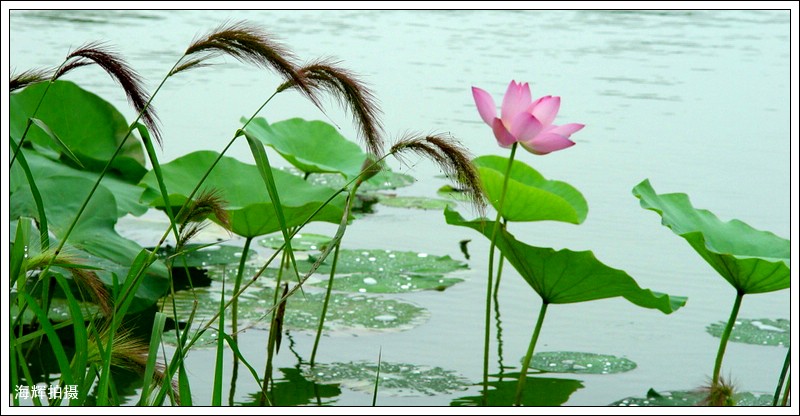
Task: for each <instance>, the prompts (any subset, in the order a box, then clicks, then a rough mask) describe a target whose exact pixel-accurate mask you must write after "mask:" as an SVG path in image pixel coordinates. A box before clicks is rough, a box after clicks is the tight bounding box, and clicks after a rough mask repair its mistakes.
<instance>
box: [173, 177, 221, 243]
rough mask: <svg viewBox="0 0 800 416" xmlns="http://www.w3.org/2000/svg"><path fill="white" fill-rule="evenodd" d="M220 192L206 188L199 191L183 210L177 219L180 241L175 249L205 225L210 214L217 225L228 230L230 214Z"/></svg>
mask: <svg viewBox="0 0 800 416" xmlns="http://www.w3.org/2000/svg"><path fill="white" fill-rule="evenodd" d="M220 193H221V191H220V190H219V189H210V190H209V189H206V190H204V191H202V192H200V194H199V195H198V196H197V198H196V199H195V200H194V201H192V203H191V205H190V206H189V208H188V209H187V210H185V211H183V212H184V213H183V214H181V216H180V218H178V219H177V221H178V222H179V223H180V229H179V231H178V233H179V234H180V241H178V244H177V247H176V251H179V250H180V248H181V247H183V246H184V245H186V244H187V243H188V242H189V240H191V239H192V238H193V237H195V236H196V235H197V233H199V232H200V231H201V230H202V229H203V228H204V227H205V224H207V223H206V222H205V220H206V219H208V217H209V216H211V215H213V216H214V217H215V218H216V219H217V222H218V223H219V225H221V226H222V227H223V228H225V229H226V230H228V231H230V229H231V223H230V216H229V215H228V211H227V210H226V209H225V206H226V205H227V204H226V202H225V200H224V199H222V196H221V195H220Z"/></svg>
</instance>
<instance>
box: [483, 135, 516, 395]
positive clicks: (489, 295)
mask: <svg viewBox="0 0 800 416" xmlns="http://www.w3.org/2000/svg"><path fill="white" fill-rule="evenodd" d="M516 153H517V142H514V144H513V145H511V156H509V158H508V167H506V174H505V177H504V178H503V189H502V191H501V192H500V203H499V204H498V206H497V217H496V218H495V220H494V229H493V230H492V240H491V244H490V246H489V275H488V278H487V281H486V316H485V317H484V328H485V331H484V334H483V400H482V402H483V405H484V406H486V405H487V400H488V399H487V393H488V391H489V332H490V331H491V317H492V278H493V276H494V249H495V247H496V246H497V230H498V228H500V219H501V218H502V217H503V204H504V203H505V199H506V189H507V188H508V177H509V176H510V173H511V165H512V164H513V163H514V155H515V154H516Z"/></svg>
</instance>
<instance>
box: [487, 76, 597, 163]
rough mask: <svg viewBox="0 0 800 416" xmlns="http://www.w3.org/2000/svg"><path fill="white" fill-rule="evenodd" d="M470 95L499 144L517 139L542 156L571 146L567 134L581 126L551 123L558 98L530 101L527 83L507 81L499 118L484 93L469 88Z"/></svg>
mask: <svg viewBox="0 0 800 416" xmlns="http://www.w3.org/2000/svg"><path fill="white" fill-rule="evenodd" d="M472 97H473V98H474V99H475V105H477V106H478V113H480V115H481V118H483V121H485V122H486V124H488V125H489V126H490V127H491V128H492V131H494V137H495V138H496V139H497V143H498V144H499V145H500V146H501V147H511V145H512V144H514V143H515V142H519V143H520V144H521V145H522V146H523V147H524V148H525V149H526V150H528V151H529V152H531V153H535V154H537V155H546V154H548V153H550V152H555V151H557V150H561V149H566V148H567V147H570V146H572V145H574V144H575V142H573V141H572V140H570V139H569V137H570V136H571V135H572V133H575V132H576V131H578V130H580V129H582V128H583V126H584V125H583V124H578V123H570V124H563V125H561V126H557V125H555V124H553V120H555V118H556V114H558V109H559V107H560V105H561V97H553V96H552V95H546V96H544V97H541V98H539V99H537V100H536V101H533V102H532V101H531V89H530V87H528V83H527V82H526V83H524V84H522V83H519V84H518V83H517V82H516V81H511V83H510V84H508V90H506V95H505V96H504V97H503V106H502V107H501V109H500V117H497V107H495V105H494V100H493V99H492V96H491V95H489V93H488V92H486V91H484V90H482V89H480V88H477V87H472Z"/></svg>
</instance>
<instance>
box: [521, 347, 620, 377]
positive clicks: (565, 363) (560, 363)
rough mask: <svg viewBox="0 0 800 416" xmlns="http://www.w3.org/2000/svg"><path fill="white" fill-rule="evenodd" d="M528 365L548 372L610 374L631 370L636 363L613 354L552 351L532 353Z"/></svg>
mask: <svg viewBox="0 0 800 416" xmlns="http://www.w3.org/2000/svg"><path fill="white" fill-rule="evenodd" d="M530 367H531V368H535V369H537V370H541V371H547V372H549V373H576V374H612V373H624V372H626V371H631V370H633V369H634V368H636V363H634V362H633V361H631V360H629V359H627V358H622V357H615V356H613V355H604V354H594V353H590V352H568V351H553V352H537V353H536V354H533V358H532V359H531V364H530Z"/></svg>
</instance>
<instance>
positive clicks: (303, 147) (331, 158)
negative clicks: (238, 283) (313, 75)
mask: <svg viewBox="0 0 800 416" xmlns="http://www.w3.org/2000/svg"><path fill="white" fill-rule="evenodd" d="M244 121H247V120H246V119H242V122H244ZM245 130H247V132H248V133H250V134H252V135H253V136H255V137H256V138H258V139H259V140H261V142H263V143H264V144H265V145H267V146H270V147H272V148H273V149H275V151H277V152H278V153H280V155H281V156H283V157H284V159H286V160H287V161H289V163H291V164H292V165H294V166H295V167H296V168H298V169H300V170H301V171H303V172H304V173H341V174H342V175H344V176H345V177H347V178H349V179H352V178H355V177H356V176H358V174H359V173H361V166H362V164H363V163H364V161H365V160H366V159H367V155H366V153H364V152H363V151H362V150H361V148H360V147H359V146H358V145H357V144H355V143H353V142H351V141H349V140H347V139H346V138H345V137H344V136H342V135H341V134H339V132H338V131H336V128H335V127H333V126H331V125H330V124H328V123H325V122H323V121H307V120H303V119H301V118H293V119H289V120H284V121H279V122H277V123H272V124H269V123H267V120H265V119H263V118H261V117H259V118H256V119H254V120H253V121H251V122H250V124H248V125H247V128H246V129H245Z"/></svg>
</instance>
